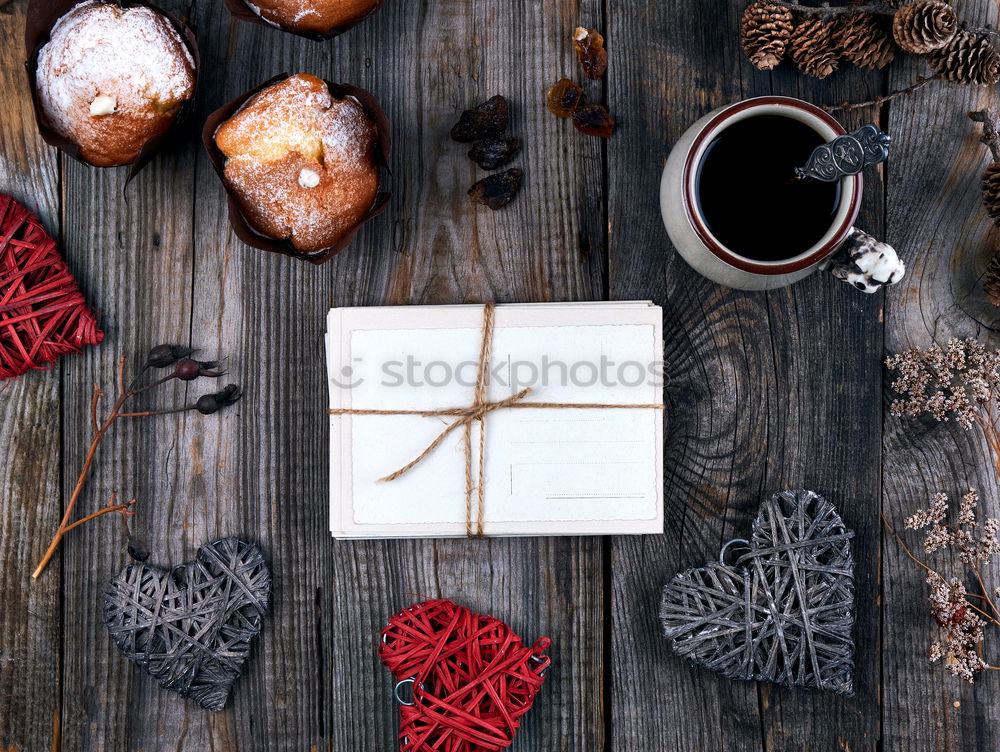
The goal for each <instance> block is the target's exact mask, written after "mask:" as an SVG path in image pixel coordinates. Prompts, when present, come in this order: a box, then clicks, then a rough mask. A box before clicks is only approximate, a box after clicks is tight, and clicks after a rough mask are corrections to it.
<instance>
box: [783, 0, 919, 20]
mask: <svg viewBox="0 0 1000 752" xmlns="http://www.w3.org/2000/svg"><path fill="white" fill-rule="evenodd" d="M773 1H774V4H775V5H780V6H782V7H785V8H788V9H789V10H793V11H795V12H796V13H801V14H802V15H804V16H841V15H846V14H849V13H877V14H879V15H883V16H891V15H894V14H895V13H896V11H897V10H899V9H898V8H893V7H892V6H891V5H888V4H887V3H868V4H867V5H819V6H814V5H800V4H799V3H793V2H788V1H787V0H773Z"/></svg>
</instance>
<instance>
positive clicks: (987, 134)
mask: <svg viewBox="0 0 1000 752" xmlns="http://www.w3.org/2000/svg"><path fill="white" fill-rule="evenodd" d="M969 117H970V118H971V119H972V120H973V121H975V122H977V123H982V124H983V135H982V138H980V139H979V140H980V141H982V142H983V143H984V144H986V145H987V146H988V147H989V149H990V153H991V154H992V155H993V161H994V162H1000V136H998V134H997V116H996V113H995V112H993V111H992V110H973V111H972V112H970V113H969Z"/></svg>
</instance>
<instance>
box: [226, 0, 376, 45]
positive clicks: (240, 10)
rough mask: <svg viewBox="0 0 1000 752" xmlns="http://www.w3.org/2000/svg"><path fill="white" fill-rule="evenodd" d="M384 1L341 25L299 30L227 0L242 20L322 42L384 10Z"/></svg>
mask: <svg viewBox="0 0 1000 752" xmlns="http://www.w3.org/2000/svg"><path fill="white" fill-rule="evenodd" d="M384 3H385V0H378V3H377V4H376V5H375V6H374V7H373V8H372V9H371V10H370V11H368V12H367V13H365V14H364V15H363V16H360V17H358V18H355V19H354V20H353V21H348V22H347V23H344V24H340V26H334V27H333V28H332V29H329V30H328V31H298V30H296V29H289V28H288V27H287V26H282V25H280V24H278V23H272V22H271V21H268V20H266V19H264V18H261V17H260V16H259V15H258V14H257V13H256V11H254V9H253V8H251V7H250V6H249V5H247V4H246V3H245V2H243V0H225V4H226V7H227V8H228V9H229V12H230V13H231V14H232V16H233V18H238V19H240V20H241V21H247V22H248V23H254V24H257V25H258V26H266V27H268V28H269V29H281V30H282V31H287V32H288V33H289V34H295V35H296V36H300V37H305V38H306V39H312V40H313V41H316V42H321V41H323V40H324V39H333V38H334V37H336V36H340V35H341V34H343V33H344V32H345V31H348V30H350V29H353V28H354V27H355V26H357V25H358V24H359V23H363V22H364V21H367V20H368V19H369V18H371V17H372V16H374V15H375V14H376V13H378V12H379V11H380V10H382V5H383V4H384Z"/></svg>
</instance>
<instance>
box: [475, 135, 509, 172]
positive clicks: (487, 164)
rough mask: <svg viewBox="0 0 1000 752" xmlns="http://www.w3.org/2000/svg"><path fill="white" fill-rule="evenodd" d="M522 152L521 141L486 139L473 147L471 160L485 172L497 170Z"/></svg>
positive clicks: (477, 142)
mask: <svg viewBox="0 0 1000 752" xmlns="http://www.w3.org/2000/svg"><path fill="white" fill-rule="evenodd" d="M520 151H521V141H520V139H517V138H486V139H483V140H482V141H476V143H474V144H473V145H472V148H471V149H470V150H469V159H471V160H472V161H473V162H475V163H476V164H477V165H479V166H480V167H482V168H483V169H484V170H496V169H497V168H499V167H503V166H504V165H505V164H507V163H508V162H510V160H512V159H513V158H514V157H516V156H517V155H518V153H519V152H520Z"/></svg>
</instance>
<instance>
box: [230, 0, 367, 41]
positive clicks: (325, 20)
mask: <svg viewBox="0 0 1000 752" xmlns="http://www.w3.org/2000/svg"><path fill="white" fill-rule="evenodd" d="M246 2H247V5H249V6H250V7H251V8H253V10H254V11H255V12H256V13H257V15H259V16H260V17H261V18H263V19H264V20H265V21H270V22H271V23H273V24H277V25H278V26H283V27H285V28H286V29H294V30H295V31H315V32H321V33H322V32H326V31H329V30H330V29H332V28H334V27H336V26H340V25H341V24H345V23H350V22H351V21H356V20H357V19H359V18H361V17H362V16H364V15H365V14H366V13H368V12H369V11H371V10H372V9H373V8H374V7H375V6H376V5H378V0H246Z"/></svg>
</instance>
